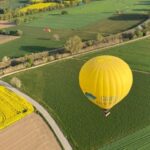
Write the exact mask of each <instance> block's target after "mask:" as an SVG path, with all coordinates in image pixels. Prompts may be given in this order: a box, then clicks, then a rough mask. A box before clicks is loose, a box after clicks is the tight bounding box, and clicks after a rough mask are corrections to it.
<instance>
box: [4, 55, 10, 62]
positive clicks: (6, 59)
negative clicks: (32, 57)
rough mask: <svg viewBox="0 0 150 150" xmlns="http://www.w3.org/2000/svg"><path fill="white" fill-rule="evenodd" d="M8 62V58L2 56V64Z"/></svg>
mask: <svg viewBox="0 0 150 150" xmlns="http://www.w3.org/2000/svg"><path fill="white" fill-rule="evenodd" d="M9 60H10V58H9V57H8V56H4V57H3V58H2V62H8V61H9Z"/></svg>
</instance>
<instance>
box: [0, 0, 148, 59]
mask: <svg viewBox="0 0 150 150" xmlns="http://www.w3.org/2000/svg"><path fill="white" fill-rule="evenodd" d="M62 10H65V11H67V12H68V14H66V15H61V11H62ZM62 10H53V11H48V12H42V13H37V14H33V15H29V16H28V17H29V18H30V19H29V20H30V21H28V22H27V23H21V25H18V26H16V27H12V28H10V29H9V30H16V29H20V30H22V31H23V33H24V34H23V35H22V37H21V38H20V39H17V40H15V41H11V42H9V43H6V44H0V58H2V57H4V56H9V57H19V56H22V55H25V54H28V53H34V52H40V51H45V50H52V49H55V48H58V47H62V46H63V45H64V43H65V42H66V40H67V39H68V38H69V37H72V36H74V35H78V36H80V37H81V38H82V40H83V41H85V40H90V39H96V36H97V33H101V34H103V35H104V36H105V35H110V34H113V33H118V32H122V31H125V30H128V29H130V28H132V27H134V26H136V25H138V24H139V23H141V22H143V21H144V20H145V19H147V13H148V10H149V1H144V0H132V1H131V0H124V1H123V2H122V1H120V0H100V1H93V2H90V3H88V4H85V5H83V4H82V5H80V6H77V7H71V8H66V9H62ZM117 11H121V12H122V13H121V14H117ZM45 27H48V28H50V29H51V32H50V33H47V32H45V31H44V28H45ZM56 35H57V37H59V39H56V38H55V37H56Z"/></svg>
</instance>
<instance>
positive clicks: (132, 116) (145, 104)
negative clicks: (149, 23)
mask: <svg viewBox="0 0 150 150" xmlns="http://www.w3.org/2000/svg"><path fill="white" fill-rule="evenodd" d="M149 42H150V39H149V38H148V39H145V40H141V41H138V42H134V43H130V44H126V45H124V46H118V47H115V48H111V49H108V50H105V51H98V52H93V53H90V54H86V55H82V56H80V57H74V58H73V59H69V60H63V61H59V62H56V63H52V64H49V65H46V66H44V67H41V68H37V69H33V70H29V71H26V72H22V73H18V74H15V75H12V76H9V77H6V78H4V80H5V81H7V82H9V81H10V79H11V78H12V77H13V76H17V77H18V78H19V79H21V81H22V84H23V86H22V88H21V90H22V91H24V92H25V93H27V94H28V95H30V96H31V97H33V98H34V99H36V100H37V101H38V102H40V103H41V104H42V105H44V106H45V108H47V110H48V111H49V112H50V114H52V116H53V117H54V118H55V120H56V121H57V122H58V124H59V126H60V127H61V128H62V130H63V131H64V133H65V134H66V135H67V137H68V139H69V140H70V141H71V143H72V144H73V146H74V149H80V150H93V149H94V150H95V149H99V150H101V148H105V149H107V150H112V149H111V147H109V145H108V144H110V143H114V142H115V141H117V140H119V139H122V138H124V137H126V136H128V135H130V134H132V133H134V132H137V131H138V130H140V129H143V128H145V127H147V126H149V125H150V118H149V115H148V114H149V108H150V103H149V97H150V93H149V90H150V84H149V83H150V74H144V73H138V72H133V76H134V83H133V87H132V89H131V91H130V93H129V95H128V96H127V97H126V98H125V99H124V101H122V102H121V103H119V104H118V105H117V106H115V107H114V108H113V109H112V110H111V115H110V117H108V118H105V117H104V115H103V113H102V111H101V109H100V108H98V107H97V106H95V105H94V104H92V103H91V102H89V101H88V100H87V99H86V97H85V96H84V95H83V94H82V92H81V90H80V87H79V83H78V82H79V81H78V75H79V71H80V68H81V66H82V65H83V64H84V63H85V61H87V60H89V59H90V58H92V57H94V56H98V55H104V54H108V55H114V56H119V57H120V58H122V59H124V60H125V61H126V62H127V63H129V65H130V67H131V69H132V70H134V69H136V70H142V71H150V59H149V58H150V45H149ZM31 81H32V82H31ZM146 131H147V130H146ZM141 132H142V131H141ZM144 132H145V131H143V133H144ZM133 136H134V135H133ZM138 136H141V134H138V133H137V136H136V137H137V138H138ZM145 138H147V136H146V137H143V139H142V140H143V141H146V140H147V139H145ZM132 140H134V138H132V136H131V137H130V138H128V141H127V140H125V141H126V142H127V143H126V144H125V146H124V147H123V148H124V149H129V150H133V149H134V148H135V146H136V143H137V141H136V142H135V144H134V143H133V141H132ZM130 142H132V144H133V145H130V144H129V143H130ZM121 144H122V141H121V142H118V143H117V144H116V145H115V146H116V147H115V148H114V149H117V148H118V149H119V148H120V147H121ZM107 145H108V147H105V146H107ZM129 145H130V147H129ZM140 146H141V145H140ZM144 146H146V145H145V144H143V145H142V146H141V147H140V148H141V149H142V147H143V148H144ZM148 148H150V146H149V147H148Z"/></svg>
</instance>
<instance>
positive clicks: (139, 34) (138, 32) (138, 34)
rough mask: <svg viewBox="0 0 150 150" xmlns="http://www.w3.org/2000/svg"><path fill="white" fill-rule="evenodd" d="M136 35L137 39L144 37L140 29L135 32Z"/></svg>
mask: <svg viewBox="0 0 150 150" xmlns="http://www.w3.org/2000/svg"><path fill="white" fill-rule="evenodd" d="M134 34H135V35H136V36H137V37H141V36H143V32H142V31H141V30H140V29H138V28H137V29H136V30H135V32H134Z"/></svg>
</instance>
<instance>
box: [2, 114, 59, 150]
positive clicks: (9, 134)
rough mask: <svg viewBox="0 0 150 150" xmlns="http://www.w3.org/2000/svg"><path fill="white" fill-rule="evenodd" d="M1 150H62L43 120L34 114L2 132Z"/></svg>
mask: <svg viewBox="0 0 150 150" xmlns="http://www.w3.org/2000/svg"><path fill="white" fill-rule="evenodd" d="M0 149H1V150H61V147H60V145H59V144H58V142H57V140H56V138H55V136H54V134H53V133H52V131H51V130H50V129H49V127H48V126H47V124H46V123H45V122H44V121H43V119H42V118H41V117H40V116H39V115H37V114H35V113H32V114H30V115H28V116H26V117H25V118H23V119H21V120H20V121H18V122H16V123H15V124H13V125H12V126H9V127H8V128H6V129H3V130H1V131H0Z"/></svg>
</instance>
